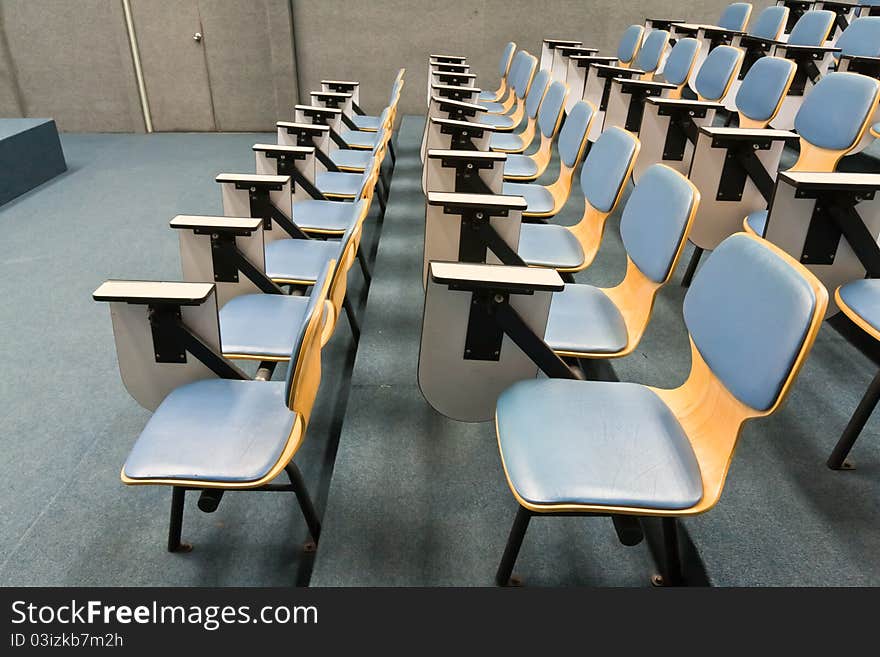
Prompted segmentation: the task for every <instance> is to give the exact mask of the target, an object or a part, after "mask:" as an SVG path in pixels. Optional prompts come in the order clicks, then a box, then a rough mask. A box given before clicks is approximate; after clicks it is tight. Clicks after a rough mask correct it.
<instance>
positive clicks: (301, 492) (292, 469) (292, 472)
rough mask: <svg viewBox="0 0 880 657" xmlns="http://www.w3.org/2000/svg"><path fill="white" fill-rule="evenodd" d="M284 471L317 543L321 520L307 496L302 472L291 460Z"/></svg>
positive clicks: (319, 535)
mask: <svg viewBox="0 0 880 657" xmlns="http://www.w3.org/2000/svg"><path fill="white" fill-rule="evenodd" d="M284 471H285V472H287V477H288V479H290V483H291V485H292V486H293V492H294V493H295V494H296V499H297V501H298V502H299V508H300V509H301V510H302V514H303V517H304V518H305V520H306V524H307V525H308V526H309V533H310V534H311V535H312V541H313V542H314V543H315V544H317V543H318V539H319V538H320V537H321V521H320V520H319V519H318V514H317V512H316V511H315V506H314V505H313V504H312V498H311V497H309V491H308V490H307V489H306V482H305V481H304V480H303V476H302V473H301V472H300V471H299V468H298V467H296V464H295V463H293V462H290V463H288V464H287V466H286V467H285V468H284Z"/></svg>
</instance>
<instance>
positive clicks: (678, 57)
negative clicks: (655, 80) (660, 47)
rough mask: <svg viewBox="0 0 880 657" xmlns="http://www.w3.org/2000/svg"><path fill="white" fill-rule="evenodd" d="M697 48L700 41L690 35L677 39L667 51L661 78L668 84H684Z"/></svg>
mask: <svg viewBox="0 0 880 657" xmlns="http://www.w3.org/2000/svg"><path fill="white" fill-rule="evenodd" d="M699 48H700V42H699V41H697V40H696V39H694V38H692V37H688V38H687V39H679V40H678V41H677V42H676V43H675V45H674V46H673V47H672V50H670V51H669V57H667V58H666V65H665V66H664V67H663V78H664V79H665V80H666V81H667V82H668V83H669V84H674V85H676V86H678V85H681V84H684V83H685V82H686V81H687V78H688V75H689V74H690V72H691V67H692V66H693V64H694V57H696V55H697V50H699Z"/></svg>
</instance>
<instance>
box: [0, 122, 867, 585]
mask: <svg viewBox="0 0 880 657" xmlns="http://www.w3.org/2000/svg"><path fill="white" fill-rule="evenodd" d="M422 120H423V119H420V118H417V117H407V118H406V119H405V120H404V121H403V124H402V127H401V131H400V137H399V141H398V153H399V158H398V165H397V169H396V172H395V176H394V181H393V186H392V193H391V201H390V204H389V207H388V212H387V214H386V218H385V222H384V225H383V229H382V240H381V242H379V243H378V253H377V256H376V263H375V279H374V283H373V285H372V286H371V289H370V294H369V304H368V305H367V306H366V308H365V313H364V315H363V317H364V320H365V323H364V333H363V337H362V341H361V344H360V347H359V349H358V351H357V356H356V360H354V362H353V359H354V358H355V357H354V352H353V349H352V345H351V340H350V336H349V334H348V331H347V327H346V325H345V323H344V322H343V323H340V329H339V330H338V331H337V335H336V336H335V337H334V338H333V340H332V341H331V343H330V345H328V348H327V350H326V351H325V355H324V359H323V360H324V363H323V364H324V381H323V383H322V389H321V393H320V395H319V404H318V407H317V408H316V411H315V414H314V417H313V423H312V425H311V426H310V431H309V437H308V439H307V441H306V444H305V445H304V448H303V449H302V450H301V452H300V454H299V455H298V457H297V462H298V463H299V464H300V466H301V468H302V469H303V471H304V474H305V477H306V480H307V483H308V485H309V487H310V489H311V490H312V491H317V492H318V493H317V497H318V506H319V510H321V511H323V514H324V533H323V535H322V539H321V543H320V545H319V549H318V553H317V556H316V557H314V558H313V557H311V556H310V555H307V554H304V553H303V551H302V547H301V546H302V541H303V540H304V539H305V538H306V529H305V526H304V523H303V521H302V518H301V516H300V514H299V511H298V509H297V507H296V505H295V503H294V501H293V499H292V498H291V497H288V496H287V495H285V494H269V493H260V494H256V493H254V494H245V493H239V494H233V495H228V496H227V497H226V498H224V500H223V503H222V505H221V507H220V509H219V510H218V511H217V512H216V513H215V514H213V515H205V514H202V513H201V512H199V511H197V510H196V508H195V499H194V498H195V496H191V497H192V498H193V499H191V500H190V501H189V502H188V506H187V510H186V516H185V524H184V537H185V539H186V540H189V541H191V542H193V543H194V544H195V550H194V551H193V552H192V553H191V554H188V555H178V554H174V555H172V554H168V553H167V552H165V550H164V541H165V535H166V528H167V513H168V502H169V491H168V490H167V489H164V488H158V487H157V488H151V487H141V488H128V487H125V486H123V485H122V484H121V483H120V482H119V469H120V467H121V465H122V463H123V461H124V459H125V456H126V455H127V453H128V450H129V448H130V446H131V444H132V442H133V441H134V440H135V438H136V437H137V435H138V433H139V431H140V429H141V428H142V427H143V425H144V423H145V421H146V419H147V417H148V413H147V412H146V411H144V410H143V409H141V408H140V407H139V406H138V405H137V404H136V403H135V402H134V401H132V400H131V398H130V397H129V396H128V395H127V393H126V392H125V390H124V388H123V386H122V384H121V382H120V380H119V375H118V372H117V366H116V359H115V353H114V347H113V338H112V331H111V326H110V318H109V313H108V310H107V307H106V305H102V304H96V303H94V302H92V301H91V296H90V295H91V292H92V291H93V290H94V289H95V287H97V285H98V284H100V283H101V282H102V281H103V280H104V279H106V278H109V277H130V278H148V279H150V278H152V279H171V280H174V279H177V278H179V276H180V270H179V263H178V253H177V236H176V234H175V233H174V232H172V231H171V230H170V229H168V228H167V222H168V221H169V220H170V218H171V217H172V216H174V215H175V214H179V213H196V214H198V213H202V214H209V213H216V212H219V210H220V207H221V205H220V191H219V189H218V188H217V185H216V184H215V183H214V182H213V177H214V175H215V174H216V173H218V172H220V171H245V172H247V171H252V170H253V155H252V153H251V150H250V146H251V144H252V143H254V142H255V141H262V140H265V139H267V138H271V137H267V136H265V135H150V136H144V135H65V136H63V146H64V149H65V155H66V157H67V160H68V164H69V166H70V170H69V171H68V172H67V173H65V174H63V175H62V176H60V177H59V178H56V179H54V180H53V181H50V182H49V183H47V184H45V185H43V186H42V187H40V188H38V189H36V190H34V191H32V192H30V193H28V194H27V195H25V196H23V197H21V198H19V199H17V200H15V201H13V202H11V203H9V204H7V205H5V206H2V207H0V224H2V226H3V229H4V232H3V239H2V240H0V267H2V272H3V276H2V289H3V292H4V295H3V296H4V298H3V304H0V358H2V361H0V362H2V363H3V374H4V376H3V377H2V380H0V415H2V417H0V450H2V454H3V456H2V458H0V475H2V477H3V479H4V481H5V483H6V485H5V486H4V488H3V491H2V493H0V584H3V585H76V584H79V585H270V586H271V585H279V586H285V585H292V584H305V583H308V582H309V581H310V582H311V584H312V585H326V586H338V585H407V586H415V585H489V584H491V582H492V577H493V574H494V571H495V568H496V566H497V561H498V558H499V556H500V554H501V550H502V548H503V545H504V542H505V540H506V536H507V532H508V529H509V527H510V523H511V520H512V518H513V513H514V511H515V508H516V505H515V503H514V501H513V498H512V497H511V495H510V493H509V492H508V490H507V486H506V482H505V481H504V476H503V473H502V471H501V467H500V463H499V460H498V455H497V447H496V445H495V440H494V431H493V429H492V426H491V425H490V424H462V423H456V422H453V421H450V420H448V419H445V418H442V417H440V416H439V415H438V414H436V413H435V412H434V411H433V410H431V409H430V408H429V407H428V405H427V404H426V403H425V402H424V401H423V399H422V398H421V395H420V393H419V391H418V386H417V384H416V380H415V368H416V360H417V354H418V336H419V328H420V321H421V304H422V297H421V285H420V283H419V271H420V266H421V240H422V234H423V217H424V198H423V196H422V193H421V189H420V185H419V172H420V168H419V167H420V165H419V161H418V154H417V145H418V139H419V137H420V134H421V126H422ZM554 167H555V165H554ZM554 170H555V169H551V171H550V172H548V174H547V175H548V176H550V177H552V175H553V171H554ZM581 203H582V200H581V197H580V192H579V189H578V187H577V186H576V187H575V190H574V191H573V194H572V200H571V201H570V203H569V204H568V205H567V206H566V208H565V210H564V211H563V213H562V214H561V216H560V221H561V222H562V223H572V222H574V221H575V220H576V219H577V218H578V217H579V215H580V211H581V207H582V206H581ZM617 219H618V217H617V216H615V217H613V218H612V220H611V221H610V222H609V225H608V230H607V232H606V237H605V241H604V243H603V246H602V250H601V251H600V253H599V256H598V258H597V260H596V262H595V263H594V264H593V265H592V266H591V267H590V268H589V269H588V270H587V271H586V272H583V273H582V274H579V275H578V278H579V280H582V281H585V282H592V283H596V284H600V285H608V284H613V283H616V282H617V281H618V280H619V279H620V278H621V277H622V275H623V270H624V256H623V248H622V244H621V241H620V236H619V233H618V230H617ZM370 226H371V228H372V229H373V231H374V232H373V233H372V234H371V235H370V236H368V239H367V240H366V243H367V244H372V245H375V243H376V234H375V222H372V223H371V224H370ZM689 256H690V252H689V251H688V252H686V253H685V256H684V258H683V262H682V264H681V265H680V266H679V271H678V272H677V274H676V277H675V279H674V280H673V282H672V283H671V284H670V285H668V286H667V287H666V288H665V289H664V290H663V291H662V292H661V294H660V295H659V298H658V300H657V304H656V306H655V313H654V317H653V320H652V323H651V325H650V327H649V330H648V332H647V334H646V335H645V337H644V339H643V341H642V343H641V345H640V347H639V349H638V350H637V351H636V352H635V353H634V354H632V355H631V356H629V357H628V358H625V359H622V360H621V361H618V362H617V363H616V370H617V373H618V375H619V376H620V378H621V379H622V380H628V381H638V382H642V383H647V384H651V385H664V386H672V385H675V384H677V383H678V382H680V381H681V380H682V379H683V377H684V376H685V375H686V372H687V369H688V367H689V355H688V349H687V347H688V345H687V336H686V333H685V330H684V326H683V323H682V319H681V302H682V298H683V289H682V288H681V287H680V286H679V285H678V281H679V280H680V277H681V274H682V272H683V269H684V265H685V263H686V261H687V259H688V258H689ZM350 279H351V282H352V284H353V285H354V287H355V288H356V289H355V293H356V294H360V295H361V297H360V298H361V299H363V297H364V295H363V290H362V289H361V288H360V287H359V285H360V277H359V275H358V274H357V272H356V271H353V273H352V275H351V277H350ZM352 366H353V371H352ZM875 371H876V370H875V367H874V366H873V365H872V364H871V363H870V362H869V361H868V359H867V358H865V357H864V356H862V355H861V354H860V353H859V352H858V351H857V350H856V349H855V348H854V347H852V346H851V345H849V344H848V343H846V342H845V341H844V340H843V339H842V338H841V337H840V336H839V335H838V334H837V333H836V332H835V331H833V330H832V329H830V328H829V327H824V328H823V329H822V331H821V333H820V336H819V339H818V341H817V344H816V347H815V350H814V352H813V355H812V356H811V358H810V359H809V361H808V363H807V365H806V367H805V368H804V370H803V372H802V374H801V377H800V379H799V381H798V383H797V385H796V386H795V389H794V391H793V394H792V396H791V397H790V399H789V401H788V403H787V404H786V405H785V406H784V407H783V409H782V410H781V411H780V412H779V413H777V414H776V415H775V416H774V417H773V418H771V419H769V420H765V421H757V422H753V423H751V424H749V425H747V426H746V428H745V430H744V432H743V436H742V440H741V442H740V446H739V449H738V450H737V453H736V456H735V458H734V462H733V467H732V470H731V473H730V476H729V479H728V484H727V488H726V490H725V492H724V495H723V496H722V499H721V502H720V503H719V505H718V506H717V507H716V508H715V509H713V510H712V511H711V512H710V513H708V514H706V515H705V516H702V517H700V518H694V519H690V520H687V521H686V522H685V527H686V529H687V531H688V534H689V535H690V537H691V539H692V541H693V542H694V544H695V545H696V547H697V548H698V550H699V552H700V554H701V556H702V558H703V561H704V563H705V567H706V571H707V574H708V577H709V579H710V581H711V583H713V584H716V585H727V586H735V585H762V584H763V585H831V584H842V585H858V584H869V585H878V584H880V549H878V548H880V504H878V501H880V445H878V433H880V419H878V418H876V417H875V418H872V420H871V421H870V422H869V424H868V426H867V427H866V429H865V433H864V435H863V436H862V439H861V441H860V443H859V444H858V445H857V447H856V449H855V451H854V453H853V459H854V460H855V461H856V462H857V465H858V469H857V470H855V471H853V472H831V471H829V470H827V469H826V468H825V466H824V460H825V458H826V457H827V454H828V452H829V450H830V449H831V447H832V446H833V445H834V443H835V441H836V439H837V436H838V435H839V433H840V431H841V430H842V428H843V426H844V425H845V424H846V421H847V419H848V417H849V415H850V414H851V412H852V410H853V409H854V408H855V405H856V404H857V402H858V400H859V398H860V397H861V395H862V393H863V392H864V389H865V387H866V386H867V384H868V382H869V381H870V380H871V378H872V376H873V375H874V373H875ZM280 376H283V368H282V371H280V372H278V373H276V378H277V377H280ZM349 383H350V385H349ZM337 441H338V451H337ZM334 459H335V466H334ZM331 476H332V478H331ZM652 571H653V564H652V561H651V559H650V556H649V554H648V550H647V548H646V547H645V546H644V545H641V546H638V547H635V548H625V547H622V546H620V545H619V544H618V543H617V541H616V537H615V535H614V532H613V530H612V528H611V525H610V521H608V520H607V519H576V518H570V519H537V520H535V521H533V522H532V525H531V527H530V529H529V533H528V535H527V537H526V541H525V544H524V546H523V551H522V553H521V556H520V560H519V562H518V565H517V572H518V573H519V574H521V575H522V576H523V579H524V581H525V584H526V585H529V586H548V585H618V586H641V585H646V584H647V581H648V576H649V575H650V574H651V572H652Z"/></svg>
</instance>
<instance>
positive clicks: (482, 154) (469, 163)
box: [428, 148, 507, 194]
mask: <svg viewBox="0 0 880 657" xmlns="http://www.w3.org/2000/svg"><path fill="white" fill-rule="evenodd" d="M428 159H431V160H440V166H442V167H445V168H450V169H455V191H456V192H462V193H468V194H492V190H491V189H489V187H488V186H487V185H486V183H485V182H484V181H483V179H482V178H480V170H481V169H493V168H495V167H496V166H500V167H502V168H503V167H504V163H505V162H506V161H507V154H506V153H495V152H493V151H471V150H467V151H461V150H439V149H433V148H432V149H430V150H428Z"/></svg>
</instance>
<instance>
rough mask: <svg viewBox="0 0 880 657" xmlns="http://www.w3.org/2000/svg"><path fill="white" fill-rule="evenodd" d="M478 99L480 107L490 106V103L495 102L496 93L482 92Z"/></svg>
mask: <svg viewBox="0 0 880 657" xmlns="http://www.w3.org/2000/svg"><path fill="white" fill-rule="evenodd" d="M477 98H478V100H479V104H480V105H488V104H489V103H490V102H495V92H494V91H489V90H486V91H481V92H480V95H479V96H478V97H477Z"/></svg>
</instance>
